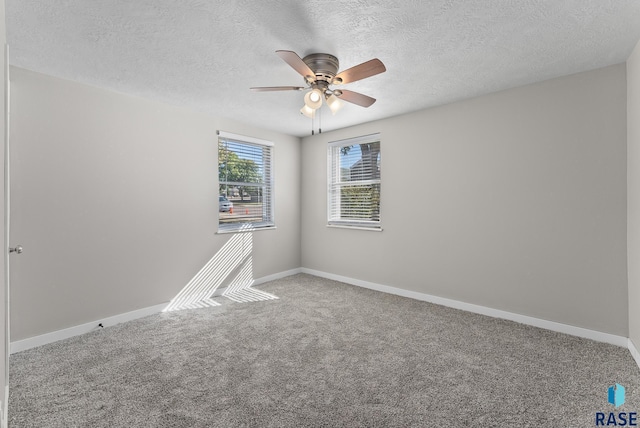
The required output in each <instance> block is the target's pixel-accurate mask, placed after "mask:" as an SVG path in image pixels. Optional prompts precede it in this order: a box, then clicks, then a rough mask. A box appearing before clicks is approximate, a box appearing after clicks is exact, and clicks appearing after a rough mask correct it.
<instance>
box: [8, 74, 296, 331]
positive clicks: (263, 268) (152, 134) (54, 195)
mask: <svg viewBox="0 0 640 428" xmlns="http://www.w3.org/2000/svg"><path fill="white" fill-rule="evenodd" d="M11 72H12V75H11V91H12V105H11V108H12V116H11V138H12V143H13V153H12V168H13V185H12V192H13V209H12V214H13V224H12V234H13V238H14V241H15V242H20V243H21V244H22V245H23V246H24V248H25V252H24V253H23V254H22V255H21V256H20V257H18V258H15V264H14V265H13V266H12V288H11V292H12V301H11V309H12V312H11V322H12V338H11V339H12V341H16V340H20V339H24V338H28V337H32V336H36V335H39V334H43V333H47V332H51V331H56V330H60V329H63V328H66V327H71V326H76V325H79V324H82V323H86V322H90V321H94V320H98V319H100V318H104V317H107V316H113V315H117V314H121V313H124V312H128V311H132V310H136V309H140V308H145V307H150V306H154V305H158V304H162V303H164V302H168V301H169V300H171V298H173V297H174V296H175V295H176V294H177V293H178V292H179V291H180V290H181V289H182V287H183V286H184V285H186V284H187V283H188V282H189V280H190V279H191V278H192V277H193V276H194V275H195V274H196V273H197V272H198V271H199V269H200V268H202V267H203V266H204V265H205V264H206V263H207V261H209V259H211V258H212V257H213V256H214V255H215V254H216V252H218V250H220V249H221V248H222V247H223V245H224V243H225V242H227V241H228V240H229V239H230V238H231V236H232V235H229V234H226V235H217V234H216V230H217V216H218V202H217V165H216V159H217V150H216V147H217V137H216V134H215V133H216V130H217V129H222V130H225V131H228V132H233V133H237V134H242V135H249V136H253V137H257V138H261V139H267V140H271V141H273V142H274V143H275V152H274V158H275V171H276V176H275V182H276V186H277V189H276V194H275V198H276V199H275V207H276V211H275V216H276V222H277V229H276V230H268V231H258V232H254V233H253V257H252V259H253V260H252V261H253V276H254V278H261V277H264V276H267V275H272V274H276V273H279V272H283V271H286V270H289V269H295V268H298V267H299V266H300V264H301V260H300V220H299V211H300V194H301V192H300V139H299V138H297V137H291V136H286V135H282V134H278V133H273V132H268V131H263V130H259V129H254V128H251V127H247V126H244V125H241V124H238V123H235V122H230V121H226V120H223V119H219V118H212V117H207V116H204V115H200V114H196V113H193V112H190V111H186V110H182V109H179V108H174V107H171V106H167V105H163V104H159V103H156V102H151V101H148V100H143V99H139V98H134V97H130V96H127V95H122V94H118V93H113V92H109V91H105V90H101V89H97V88H93V87H89V86H85V85H81V84H77V83H73V82H69V81H65V80H61V79H57V78H54V77H50V76H45V75H41V74H37V73H34V72H30V71H26V70H22V69H18V68H12V69H11ZM276 250H277V251H276Z"/></svg>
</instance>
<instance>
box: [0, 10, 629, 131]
mask: <svg viewBox="0 0 640 428" xmlns="http://www.w3.org/2000/svg"><path fill="white" fill-rule="evenodd" d="M6 20H7V38H8V43H9V46H10V55H11V56H10V63H11V64H12V65H16V66H19V67H23V68H27V69H30V70H34V71H38V72H42V73H46V74H49V75H53V76H57V77H62V78H65V79H71V80H76V81H79V82H83V83H87V84H90V85H94V86H99V87H104V88H108V89H112V90H115V91H119V92H124V93H129V94H132V95H136V96H141V97H145V98H150V99H155V100H160V101H163V102H166V103H169V104H174V105H181V106H184V107H188V108H191V109H194V110H198V111H202V112H205V113H209V114H212V115H215V116H220V117H227V118H231V119H236V120H239V121H242V122H246V123H250V124H253V125H255V126H258V127H261V128H266V129H273V130H277V131H280V132H284V133H287V134H292V135H298V136H303V135H308V134H310V131H311V121H310V119H308V118H306V117H304V116H302V115H301V114H300V113H299V110H300V107H302V104H303V101H302V96H303V94H302V93H301V92H294V91H291V92H261V93H255V92H251V91H250V90H249V87H251V86H279V85H300V86H303V85H304V82H303V79H302V77H301V76H300V75H298V74H297V73H296V72H295V71H294V70H293V69H292V68H291V67H289V66H288V65H287V64H286V63H285V62H283V61H282V60H281V59H280V58H279V57H278V56H277V55H276V54H275V53H274V52H275V51H276V50H279V49H283V50H292V51H295V52H297V53H298V54H299V55H300V56H301V57H303V56H305V55H306V54H309V53H314V52H326V53H330V54H333V55H335V56H337V57H338V58H339V59H340V69H341V70H344V69H347V68H349V67H352V66H354V65H357V64H359V63H361V62H364V61H367V60H369V59H371V58H374V57H377V58H379V59H380V60H381V61H382V62H383V63H384V64H385V65H386V67H387V72H386V73H383V74H380V75H377V76H374V77H371V78H368V79H365V80H362V81H359V82H354V83H351V84H349V85H345V86H344V89H350V90H354V91H357V92H362V93H364V94H367V95H370V96H372V97H374V98H377V99H378V101H377V102H376V103H375V104H374V105H373V106H371V107H370V108H362V107H358V106H356V105H353V104H346V103H345V104H346V105H345V107H344V108H343V109H342V110H341V111H339V112H338V113H337V114H336V115H335V116H332V115H331V114H330V112H329V111H328V109H326V110H324V113H323V115H322V129H323V130H324V131H328V130H333V129H337V128H342V127H346V126H350V125H354V124H358V123H363V122H369V121H372V120H376V119H380V118H385V117H390V116H395V115H398V114H402V113H406V112H409V111H414V110H419V109H423V108H426V107H431V106H435V105H440V104H445V103H449V102H452V101H455V100H460V99H464V98H469V97H473V96H477V95H481V94H485V93H489V92H494V91H498V90H502V89H506V88H510V87H515V86H520V85H523V84H527V83H532V82H536V81H541V80H545V79H549V78H553V77H558V76H562V75H567V74H572V73H577V72H580V71H586V70H591V69H595V68H599V67H604V66H607V65H611V64H615V63H620V62H624V61H625V60H626V59H627V57H628V56H629V54H630V52H631V51H632V49H633V47H634V46H635V44H636V43H637V42H638V40H639V39H640V1H638V0H546V1H530V0H493V1H491V0H485V1H468V0H465V1H463V0H458V1H454V0H418V1H416V0H404V1H389V0H316V1H304V2H302V1H298V0H271V1H257V0H251V1H232V0H227V1H226V2H222V1H215V0H180V1H175V0H135V1H131V0H7V1H6ZM316 127H317V124H316Z"/></svg>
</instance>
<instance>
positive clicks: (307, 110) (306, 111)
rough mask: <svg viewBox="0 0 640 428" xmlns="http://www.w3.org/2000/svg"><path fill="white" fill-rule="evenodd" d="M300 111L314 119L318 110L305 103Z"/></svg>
mask: <svg viewBox="0 0 640 428" xmlns="http://www.w3.org/2000/svg"><path fill="white" fill-rule="evenodd" d="M300 113H302V114H304V115H305V116H307V117H308V118H309V119H313V117H314V116H315V114H316V111H315V110H314V109H312V108H310V107H309V106H308V105H306V104H305V105H303V106H302V108H301V109H300Z"/></svg>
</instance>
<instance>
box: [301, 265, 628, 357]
mask: <svg viewBox="0 0 640 428" xmlns="http://www.w3.org/2000/svg"><path fill="white" fill-rule="evenodd" d="M301 271H302V273H307V274H309V275H315V276H319V277H322V278H327V279H332V280H335V281H340V282H344V283H347V284H351V285H356V286H358V287H364V288H369V289H371V290H375V291H381V292H383V293H389V294H395V295H398V296H402V297H409V298H411V299H416V300H422V301H425V302H430V303H435V304H437V305H442V306H447V307H450V308H454V309H461V310H463V311H467V312H473V313H476V314H481V315H487V316H490V317H494V318H501V319H506V320H510V321H515V322H518V323H521V324H526V325H531V326H534V327H539V328H544V329H546V330H551V331H556V332H558V333H565V334H569V335H572V336H578V337H583V338H586V339H591V340H595V341H598V342H604V343H610V344H612V345H617V346H621V347H623V348H627V347H628V342H629V340H628V338H626V337H622V336H617V335H615V334H609V333H603V332H600V331H595V330H589V329H586V328H582V327H575V326H572V325H568V324H561V323H557V322H554V321H547V320H543V319H540V318H534V317H530V316H526V315H520V314H516V313H513V312H506V311H501V310H499V309H493V308H488V307H486V306H480V305H474V304H472V303H465V302H460V301H458V300H453V299H447V298H444V297H438V296H433V295H430V294H425V293H419V292H417V291H410V290H403V289H402V288H396V287H390V286H388V285H382V284H376V283H374V282H368V281H362V280H359V279H353V278H349V277H345V276H341V275H334V274H332V273H327V272H322V271H317V270H313V269H307V268H302V269H301ZM636 361H638V359H636Z"/></svg>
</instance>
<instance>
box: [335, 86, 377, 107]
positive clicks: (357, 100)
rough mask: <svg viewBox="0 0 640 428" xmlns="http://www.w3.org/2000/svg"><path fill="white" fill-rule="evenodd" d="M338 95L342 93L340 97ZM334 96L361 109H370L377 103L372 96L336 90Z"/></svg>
mask: <svg viewBox="0 0 640 428" xmlns="http://www.w3.org/2000/svg"><path fill="white" fill-rule="evenodd" d="M338 93H340V94H339V95H338ZM334 95H335V96H336V97H338V98H340V99H341V100H345V101H347V102H350V103H353V104H357V105H359V106H361V107H369V106H370V105H371V104H373V103H375V102H376V99H375V98H371V97H370V96H367V95H364V94H361V93H359V92H353V91H347V90H343V89H340V90H336V91H335V92H334Z"/></svg>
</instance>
